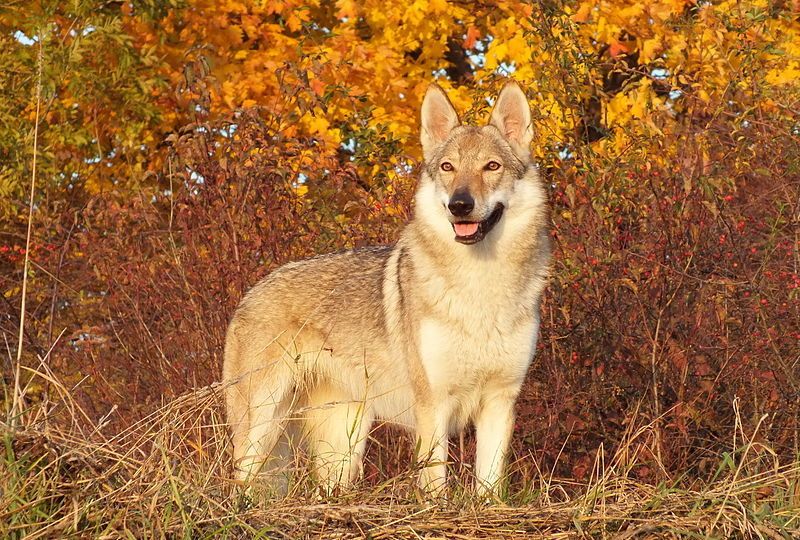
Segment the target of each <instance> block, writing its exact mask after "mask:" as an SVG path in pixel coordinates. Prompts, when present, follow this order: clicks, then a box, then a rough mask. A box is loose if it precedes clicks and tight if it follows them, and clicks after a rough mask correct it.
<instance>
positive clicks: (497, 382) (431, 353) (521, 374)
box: [418, 260, 539, 431]
mask: <svg viewBox="0 0 800 540" xmlns="http://www.w3.org/2000/svg"><path fill="white" fill-rule="evenodd" d="M459 263H460V264H459ZM450 268H451V269H452V270H453V272H452V273H450V274H448V276H436V275H435V274H429V275H428V276H426V277H427V279H426V280H425V281H424V283H425V287H424V288H425V292H426V293H427V294H428V295H429V298H430V299H431V300H432V303H431V311H430V313H428V314H426V316H424V317H423V318H422V319H421V321H420V325H419V334H418V339H419V353H420V360H421V361H422V365H423V366H424V368H425V372H426V375H427V377H428V381H429V383H430V386H431V390H432V391H433V392H434V394H435V396H436V399H437V401H439V402H440V403H443V404H444V405H445V406H446V407H447V408H449V410H450V414H449V415H448V416H449V417H450V419H451V421H450V426H449V427H450V430H451V431H456V430H458V429H461V428H462V427H463V426H464V425H465V424H466V422H467V421H469V419H470V417H472V416H473V414H474V412H475V411H476V409H477V407H479V406H480V403H481V399H482V397H483V396H484V394H486V393H487V392H488V391H493V390H495V389H498V388H509V387H514V388H518V387H519V386H520V385H521V384H522V382H523V380H524V378H525V374H526V372H527V369H528V366H529V364H530V361H531V358H532V356H533V352H534V351H533V349H534V347H535V343H536V338H537V334H538V330H539V320H538V314H536V313H535V311H534V305H535V300H536V299H535V292H534V290H533V289H534V283H533V282H531V283H530V284H528V283H526V282H524V277H522V276H520V275H519V269H516V268H515V269H511V268H503V266H502V265H501V264H498V263H497V262H495V263H494V264H492V263H489V262H483V261H480V262H476V261H474V260H473V261H468V260H467V261H452V266H451V267H450ZM514 272H516V275H515V273H514Z"/></svg>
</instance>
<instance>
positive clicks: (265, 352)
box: [223, 83, 550, 492]
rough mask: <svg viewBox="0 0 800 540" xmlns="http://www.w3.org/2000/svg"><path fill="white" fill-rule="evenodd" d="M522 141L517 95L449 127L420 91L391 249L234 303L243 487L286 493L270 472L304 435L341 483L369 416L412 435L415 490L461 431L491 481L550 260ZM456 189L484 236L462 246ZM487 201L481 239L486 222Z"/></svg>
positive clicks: (267, 286) (526, 140) (440, 472)
mask: <svg viewBox="0 0 800 540" xmlns="http://www.w3.org/2000/svg"><path fill="white" fill-rule="evenodd" d="M531 135H532V132H531V122H530V111H529V109H528V105H527V101H526V100H525V97H524V94H523V93H522V91H521V90H520V89H519V87H518V86H516V84H513V83H510V84H508V85H506V87H505V88H504V89H503V91H502V92H501V94H500V96H499V98H498V101H497V104H496V105H495V109H494V111H493V112H492V117H491V120H490V123H489V125H487V126H484V127H471V126H461V125H460V123H459V121H458V116H457V115H456V113H455V110H454V109H453V107H452V105H451V104H450V102H449V101H448V100H447V97H446V95H445V94H444V92H443V91H442V90H441V89H440V88H438V87H436V86H432V87H431V88H430V89H429V90H428V92H427V94H426V96H425V100H424V101H423V106H422V134H421V139H422V143H423V151H424V155H425V160H426V162H425V166H424V170H423V173H422V177H421V179H420V184H419V187H418V190H417V194H416V199H415V217H414V219H413V220H412V221H411V222H410V223H409V224H408V225H407V227H406V228H405V229H404V231H403V232H402V234H401V235H400V239H399V240H398V242H397V244H395V245H394V246H387V247H377V248H367V249H361V250H354V251H347V252H342V253H336V254H330V255H324V256H320V257H315V258H313V259H309V260H305V261H301V262H296V263H291V264H287V265H285V266H283V267H281V268H279V269H278V270H276V271H274V272H273V273H272V274H270V275H269V276H268V277H266V278H265V279H264V280H262V281H261V282H260V283H258V284H257V285H256V286H254V287H253V288H252V289H251V290H250V291H249V292H248V293H247V295H246V296H245V298H244V299H243V300H242V302H241V304H240V305H239V308H238V309H237V310H236V313H235V314H234V317H233V320H232V321H231V324H230V327H229V329H228V334H227V339H226V346H225V363H224V367H223V377H224V380H225V381H226V382H227V383H228V386H227V390H226V392H227V396H226V397H227V409H228V419H229V422H230V426H231V430H232V440H233V447H234V458H235V461H236V464H237V474H238V477H239V478H240V479H242V480H247V479H249V478H250V477H252V476H254V475H256V474H257V473H259V472H261V473H263V474H264V475H265V476H266V477H267V480H268V481H270V482H272V483H273V484H274V485H275V486H276V487H277V488H279V489H285V486H286V483H285V482H286V480H285V479H284V478H282V477H281V474H282V470H283V468H284V467H285V466H286V465H287V462H288V460H290V459H291V450H292V445H293V444H295V445H296V444H298V439H303V440H304V441H305V444H306V445H307V447H308V450H309V452H310V454H311V456H312V458H313V462H314V471H315V473H316V474H317V475H318V477H319V478H320V479H321V481H322V482H323V483H324V484H325V486H326V487H327V488H328V489H329V490H331V489H333V488H334V487H336V486H346V485H348V484H349V483H351V482H352V481H354V480H355V479H356V478H357V477H358V475H359V474H360V469H361V459H362V457H363V453H364V448H365V444H366V438H367V436H368V434H369V430H370V427H371V426H372V424H373V422H374V421H375V419H382V420H383V421H388V422H391V423H394V424H397V425H400V426H403V427H405V428H407V429H409V430H411V431H413V432H414V433H415V434H416V438H417V443H418V448H419V450H418V454H419V455H418V457H419V458H420V459H421V460H424V461H426V462H427V464H428V465H427V466H426V467H425V468H424V469H423V473H422V475H421V477H420V484H421V485H422V486H423V487H425V488H426V489H428V490H431V491H433V492H438V491H439V490H441V488H442V487H443V486H444V485H445V480H446V464H445V462H446V460H447V445H448V440H449V437H450V436H451V435H452V434H454V433H457V432H458V431H459V430H461V429H463V428H464V427H465V426H466V425H467V424H468V423H469V422H473V423H474V424H475V427H476V430H477V437H478V451H477V462H476V468H475V473H476V476H477V481H478V485H477V488H478V490H479V491H481V492H485V491H488V490H491V489H493V488H494V487H495V486H497V484H498V482H499V480H500V479H501V478H502V475H503V466H504V463H505V458H506V452H507V449H508V444H509V441H510V437H511V433H512V427H513V423H514V402H515V401H516V398H517V395H518V394H519V390H520V388H521V386H522V383H523V380H524V378H525V374H526V372H527V369H528V366H529V365H530V362H531V359H532V357H533V354H534V351H535V344H536V339H537V336H538V332H539V303H540V299H541V295H542V292H543V290H544V287H545V283H546V277H547V272H548V268H549V261H550V243H549V233H548V223H549V213H548V207H547V204H546V195H545V192H544V188H543V186H542V184H541V181H540V179H539V177H538V174H537V171H536V168H535V166H534V165H533V164H532V163H531V158H530V151H529V144H530V140H531ZM444 161H447V162H448V163H449V164H451V165H452V170H450V171H445V170H443V169H442V165H441V164H442V163H443V162H444ZM490 161H494V162H497V163H498V164H499V165H500V168H499V170H496V171H495V170H489V169H488V165H487V164H488V163H489V162H490ZM458 189H462V190H467V191H468V193H470V194H471V197H473V198H474V209H473V210H472V211H471V213H470V214H469V216H467V217H466V218H463V217H462V218H461V219H462V220H463V219H467V220H468V221H474V222H476V223H477V222H481V223H482V225H481V227H482V228H481V230H482V231H483V230H484V228H483V227H484V226H485V227H486V229H485V230H488V232H487V233H486V234H485V236H484V237H483V239H482V240H481V241H478V242H477V243H474V244H472V245H465V244H463V243H459V242H456V241H455V233H454V228H453V227H454V226H453V225H451V223H455V222H456V221H458V219H457V218H455V217H454V216H453V215H452V213H451V211H450V210H448V201H450V200H452V199H451V198H452V197H453V194H454V192H455V191H456V190H458ZM500 206H502V207H503V208H504V211H503V212H502V214H501V217H500V219H499V221H497V222H496V224H495V225H494V228H491V226H490V225H489V224H488V222H487V221H486V220H487V218H488V217H489V216H490V215H491V214H492V212H493V210H496V209H498V208H499V207H500ZM298 426H299V427H298Z"/></svg>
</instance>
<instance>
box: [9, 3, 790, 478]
mask: <svg viewBox="0 0 800 540" xmlns="http://www.w3.org/2000/svg"><path fill="white" fill-rule="evenodd" d="M29 4H30V3H29V2H14V1H12V2H11V3H10V4H9V6H8V7H4V8H0V59H1V60H2V61H3V62H4V63H5V66H6V68H5V69H3V70H2V73H0V89H1V90H0V91H1V92H2V94H0V195H2V199H1V200H0V218H2V220H3V221H2V223H3V225H2V232H0V269H2V273H1V274H0V288H2V293H3V300H2V303H0V332H2V334H3V336H4V338H5V341H4V343H7V344H8V346H7V348H8V350H9V356H8V358H9V362H8V363H7V365H8V366H9V367H8V369H5V368H4V370H3V373H4V380H5V383H6V386H7V388H8V389H11V388H12V387H13V381H12V377H13V370H12V369H11V366H12V364H13V362H12V360H13V358H14V356H15V353H13V351H15V349H16V347H17V341H16V340H17V337H16V336H17V332H18V329H19V324H20V319H19V314H20V311H19V306H20V303H21V300H22V297H21V292H22V290H21V284H22V277H23V265H22V262H23V259H24V257H23V256H24V254H25V253H24V251H25V249H26V248H25V241H26V238H25V225H26V219H27V200H26V197H27V195H26V193H27V190H28V189H29V181H30V177H31V158H32V155H33V151H34V147H33V140H32V135H31V134H32V133H33V127H34V123H35V122H36V121H37V117H36V115H35V110H36V101H35V100H32V99H31V96H32V95H35V93H34V92H33V89H34V87H35V85H36V82H37V77H38V72H39V68H40V67H41V68H42V72H41V80H42V89H43V93H42V104H43V108H42V113H41V115H40V117H39V118H38V122H39V129H40V134H39V143H38V144H39V146H38V148H37V150H36V151H37V153H38V154H37V155H38V159H39V160H40V161H39V174H38V178H37V190H36V194H35V212H34V222H33V238H32V244H31V246H30V249H31V253H30V256H31V259H32V265H31V267H30V270H29V273H28V275H29V284H28V291H27V299H26V301H27V305H28V310H27V313H28V314H27V319H26V320H25V323H24V330H25V337H24V340H23V343H22V347H23V353H24V354H23V363H24V364H25V365H27V366H31V367H33V368H36V369H40V366H41V365H42V364H45V365H46V366H47V369H48V370H49V372H52V374H53V376H54V377H57V378H58V379H59V380H61V381H63V383H64V384H65V385H66V386H67V387H69V388H71V389H72V390H73V391H74V394H75V395H76V396H78V399H79V401H80V402H81V403H82V405H83V407H84V408H85V410H86V411H88V414H89V415H91V416H92V417H93V418H94V419H97V418H101V417H105V416H106V415H108V414H109V411H112V413H111V416H109V419H110V421H111V422H112V423H113V424H114V425H116V426H118V427H120V428H123V427H125V426H126V425H129V424H130V423H131V422H132V420H133V419H136V418H140V417H142V416H143V415H144V414H146V413H148V412H150V411H152V410H153V409H154V408H155V407H156V406H158V405H160V404H162V403H164V402H166V401H168V400H170V399H172V398H174V397H176V396H178V395H180V394H181V393H183V392H185V391H187V390H189V389H191V388H196V387H199V386H203V385H208V384H210V383H212V382H214V381H217V380H218V379H219V367H220V362H221V350H222V338H223V335H224V330H225V325H226V323H227V321H228V318H229V316H230V314H231V311H232V309H233V308H234V307H235V305H236V303H237V302H238V300H239V299H240V298H241V295H242V293H243V292H244V291H245V290H246V289H247V288H248V287H249V286H250V285H252V284H253V283H255V282H256V281H257V280H258V279H259V278H260V277H262V276H264V275H265V274H266V273H267V272H268V271H269V270H270V269H272V268H275V267H276V266H278V265H280V264H282V263H284V262H287V261H289V260H293V259H298V258H302V257H306V256H311V255H313V254H316V253H321V252H325V251H331V250H334V249H338V248H342V247H352V246H359V245H365V244H372V243H382V242H391V241H392V240H393V239H395V238H396V236H397V232H398V231H399V229H400V227H402V224H403V223H404V222H405V221H406V220H407V219H408V217H409V211H410V210H409V209H410V201H411V197H412V195H413V188H414V183H415V177H416V170H417V168H418V165H419V160H420V159H421V152H420V149H419V145H418V143H417V131H418V126H417V122H418V113H417V111H418V108H419V104H420V100H421V98H422V95H423V92H424V89H425V88H426V86H427V85H428V84H429V83H430V82H431V81H432V80H436V81H437V82H438V83H439V84H441V85H442V86H443V87H445V88H446V89H447V90H448V92H449V94H450V95H451V96H452V97H453V101H454V103H455V105H456V107H457V108H458V109H459V110H462V111H467V112H466V114H465V118H466V120H468V121H485V119H486V116H487V113H488V110H489V108H490V104H491V99H492V98H493V97H494V96H495V95H496V91H497V90H498V89H499V87H500V86H501V84H502V82H503V80H504V78H505V77H512V78H514V79H516V80H518V81H519V82H520V83H521V84H522V86H523V87H524V88H526V89H527V94H528V97H529V100H530V103H531V106H532V110H533V114H534V122H535V132H536V136H535V140H534V144H533V147H532V150H533V152H534V153H535V155H536V157H537V160H538V161H539V163H540V165H541V168H542V175H543V177H544V178H545V179H546V181H547V182H548V184H549V185H550V195H551V203H552V207H553V237H554V239H555V246H556V260H555V265H554V268H553V275H552V281H551V285H550V288H549V292H548V294H547V297H546V301H545V302H544V305H543V320H544V328H543V336H542V339H541V342H540V349H539V351H538V356H537V360H536V361H535V363H534V367H533V368H532V370H531V373H530V376H529V380H528V384H527V385H526V387H525V390H524V392H523V395H522V398H521V400H520V404H519V409H518V411H519V418H518V424H517V435H516V436H515V443H514V444H515V450H516V451H517V454H518V455H519V456H520V457H521V458H523V459H521V460H520V465H519V468H518V471H523V472H518V473H517V474H524V471H525V470H529V471H533V470H534V467H539V468H540V469H543V470H554V471H555V474H557V475H561V476H566V477H574V478H578V479H581V478H586V477H587V476H589V475H591V474H592V471H593V467H595V463H596V459H597V456H598V450H599V449H600V448H604V449H605V451H606V452H610V451H611V450H612V449H614V448H615V445H618V444H619V443H620V441H621V440H623V439H625V440H630V436H631V434H633V433H639V435H638V438H637V439H636V444H634V445H632V446H631V449H632V450H631V454H630V455H629V456H628V458H629V463H630V467H631V474H632V475H635V476H636V477H637V478H639V479H640V480H642V481H647V482H657V481H660V480H665V479H676V478H678V477H680V475H681V474H685V473H686V472H687V471H688V472H689V476H690V478H701V479H707V478H710V477H711V476H712V475H714V474H715V473H718V471H717V470H716V467H717V466H718V463H719V460H720V456H721V455H722V453H723V452H725V451H729V450H730V449H731V437H732V435H731V434H732V433H734V432H736V429H737V427H736V426H735V423H736V422H742V423H743V425H741V426H739V427H738V429H741V430H743V431H745V432H748V433H753V432H754V431H756V426H758V431H757V437H756V438H757V439H758V440H760V441H764V442H765V445H764V446H763V448H764V462H765V466H766V463H767V461H769V460H770V459H773V457H774V458H775V459H778V460H781V459H788V458H791V457H792V456H796V455H797V453H798V452H800V440H799V439H798V433H800V426H799V425H798V418H800V405H798V404H799V403H800V394H798V392H799V391H800V390H799V388H800V367H799V366H798V358H800V251H798V245H799V242H800V238H798V231H799V230H800V227H798V225H800V206H799V205H800V124H798V114H797V110H798V103H800V82H798V76H800V23H798V18H799V17H800V6H798V3H797V2H791V1H787V2H767V1H761V0H747V1H738V2H733V1H719V2H705V1H697V2H695V1H691V0H688V1H687V0H657V1H652V2H643V1H639V2H623V1H621V0H619V1H618V0H607V1H591V0H575V1H547V2H526V1H518V0H505V1H498V2H475V3H473V2H462V1H458V0H416V1H410V2H404V3H400V2H389V3H387V2H384V1H378V0H366V1H363V2H354V1H350V0H337V1H335V2H334V1H313V0H312V1H308V0H285V1H282V2H255V1H249V0H219V1H213V2H212V1H206V0H186V1H183V2H175V1H166V0H154V1H149V2H105V3H102V5H95V3H93V2H88V1H78V2H72V3H61V2H44V1H38V2H34V3H33V5H32V6H31V5H29ZM40 44H41V47H40ZM40 49H41V54H40ZM24 382H25V383H26V384H27V385H28V386H27V388H26V403H27V404H28V405H31V404H34V403H41V402H42V401H45V402H46V401H48V400H49V401H57V400H58V395H57V394H56V393H54V390H53V389H52V387H51V385H50V383H49V382H48V381H47V380H45V379H42V378H37V377H35V376H26V380H25V381H24ZM8 391H9V392H10V391H11V390H8ZM734 403H735V405H734ZM734 409H736V410H737V411H738V413H739V414H738V416H737V415H736V414H734V412H735V411H734ZM64 412H65V411H64V409H59V408H58V407H54V408H53V415H54V418H57V417H58V415H59V414H62V413H64ZM763 415H767V416H766V420H763V419H762V416H763ZM468 440H469V439H468ZM767 442H768V443H769V445H770V448H774V449H775V452H776V453H777V455H776V456H773V455H772V454H769V455H767V454H768V452H767V450H766V448H767V446H766V443H767ZM467 451H468V448H467ZM372 452H373V454H376V455H377V454H380V452H381V446H380V445H379V444H375V445H373V450H372ZM380 459H383V458H380V457H373V461H376V460H380Z"/></svg>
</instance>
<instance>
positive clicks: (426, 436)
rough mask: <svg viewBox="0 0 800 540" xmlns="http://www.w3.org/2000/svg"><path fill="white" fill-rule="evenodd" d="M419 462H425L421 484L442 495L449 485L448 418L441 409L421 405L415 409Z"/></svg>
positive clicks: (425, 488) (430, 491)
mask: <svg viewBox="0 0 800 540" xmlns="http://www.w3.org/2000/svg"><path fill="white" fill-rule="evenodd" d="M415 413H416V423H417V441H416V442H417V462H418V463H420V464H421V465H422V470H421V471H420V476H419V486H420V488H422V490H423V491H425V492H427V493H429V494H431V495H433V496H434V497H437V496H439V495H440V494H441V493H442V490H443V489H444V488H445V486H446V485H447V449H448V444H449V439H448V434H447V421H448V418H447V417H446V414H445V412H444V411H443V410H441V408H436V407H434V406H432V405H420V406H417V408H416V411H415Z"/></svg>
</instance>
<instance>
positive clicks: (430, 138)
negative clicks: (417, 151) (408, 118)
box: [420, 83, 461, 160]
mask: <svg viewBox="0 0 800 540" xmlns="http://www.w3.org/2000/svg"><path fill="white" fill-rule="evenodd" d="M421 116H422V130H421V131H420V141H421V142H422V154H423V156H424V157H425V159H426V160H428V159H430V158H431V157H432V156H433V153H434V151H435V150H436V148H437V147H439V146H440V145H441V144H442V143H443V142H445V141H446V140H447V137H449V136H450V132H451V131H453V128H455V127H456V126H458V125H460V123H461V122H460V121H459V120H458V113H456V110H455V108H454V107H453V104H452V103H450V100H449V99H447V94H445V93H444V90H442V89H441V87H440V86H439V85H438V84H436V83H433V84H431V85H430V86H429V87H428V91H427V92H425V99H423V100H422V115H421Z"/></svg>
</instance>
